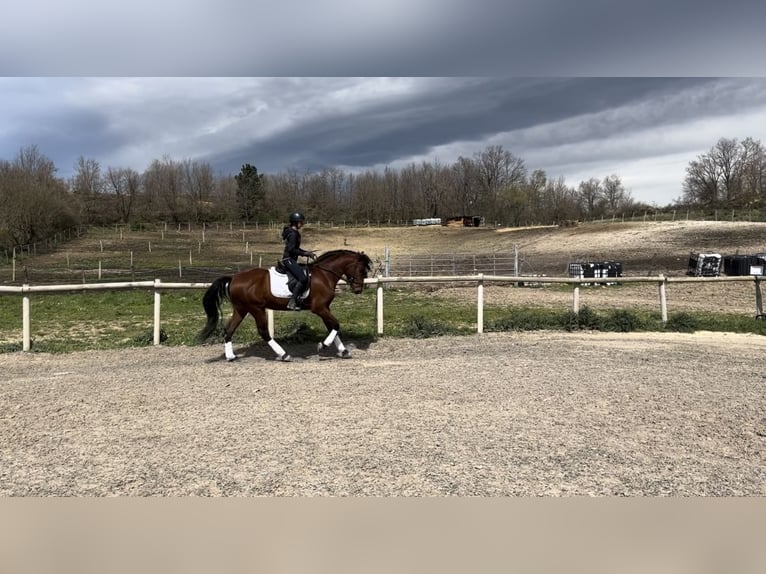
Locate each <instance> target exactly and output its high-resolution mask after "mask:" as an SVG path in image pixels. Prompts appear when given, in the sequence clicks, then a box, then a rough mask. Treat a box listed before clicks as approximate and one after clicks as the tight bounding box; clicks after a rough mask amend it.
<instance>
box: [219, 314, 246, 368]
mask: <svg viewBox="0 0 766 574" xmlns="http://www.w3.org/2000/svg"><path fill="white" fill-rule="evenodd" d="M246 315H247V312H244V313H243V312H241V311H240V310H239V309H237V308H236V307H235V308H234V312H233V313H232V314H231V318H230V319H229V321H228V322H227V323H226V327H224V329H223V354H224V355H226V360H227V361H233V360H234V359H236V358H237V355H235V354H234V348H233V345H232V343H231V338H232V337H233V336H234V331H236V330H237V327H239V324H240V323H241V322H242V319H244V318H245V316H246Z"/></svg>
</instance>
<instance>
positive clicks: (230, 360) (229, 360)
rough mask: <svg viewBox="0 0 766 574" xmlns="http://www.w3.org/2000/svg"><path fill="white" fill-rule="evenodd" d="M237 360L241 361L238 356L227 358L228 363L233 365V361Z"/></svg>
mask: <svg viewBox="0 0 766 574" xmlns="http://www.w3.org/2000/svg"><path fill="white" fill-rule="evenodd" d="M237 359H239V357H238V356H237V355H234V356H233V357H226V362H227V363H231V362H232V361H236V360H237Z"/></svg>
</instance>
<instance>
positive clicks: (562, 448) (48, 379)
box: [0, 332, 766, 497]
mask: <svg viewBox="0 0 766 574" xmlns="http://www.w3.org/2000/svg"><path fill="white" fill-rule="evenodd" d="M288 351H290V352H291V353H292V354H293V356H294V357H295V361H294V362H292V363H289V364H286V363H277V362H275V361H274V360H272V353H271V351H270V349H268V347H266V346H265V345H264V344H263V343H258V344H256V345H254V346H252V347H242V348H239V349H238V352H239V353H240V354H243V355H244V356H243V357H242V359H241V360H239V361H235V362H233V363H226V362H225V361H223V360H222V348H220V347H219V346H217V345H216V346H207V347H193V348H177V347H174V348H166V347H159V348H140V349H131V350H120V351H108V352H83V353H72V354H67V355H45V354H21V353H9V354H0V373H2V379H1V382H0V495H1V496H176V495H192V496H214V497H219V496H260V495H268V496H357V495H363V496H518V495H525V496H526V495H531V496H575V495H585V496H604V495H618V496H623V495H639V496H644V495H648V496H655V495H660V496H666V495H667V496H670V495H675V496H698V495H699V496H742V495H752V496H764V495H766V392H765V391H766V367H765V366H764V360H763V358H764V356H765V355H764V352H765V351H766V338H764V337H758V336H748V335H735V334H722V333H696V334H693V335H689V334H659V333H637V334H609V333H577V334H569V333H563V332H562V333H559V332H552V333H521V334H514V333H502V334H501V333H498V334H484V335H475V336H468V337H442V338H435V339H426V340H401V339H396V340H389V339H383V340H381V341H379V342H376V343H374V344H372V345H370V346H369V347H367V348H356V349H354V358H353V359H351V360H340V359H336V358H334V357H332V356H331V355H324V354H323V355H322V357H321V358H320V357H319V356H317V354H316V351H315V348H314V347H313V346H305V347H299V348H290V349H288Z"/></svg>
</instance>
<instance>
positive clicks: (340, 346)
mask: <svg viewBox="0 0 766 574" xmlns="http://www.w3.org/2000/svg"><path fill="white" fill-rule="evenodd" d="M335 347H336V348H337V349H338V352H339V353H342V352H343V351H345V350H346V347H344V346H343V341H341V340H340V337H335Z"/></svg>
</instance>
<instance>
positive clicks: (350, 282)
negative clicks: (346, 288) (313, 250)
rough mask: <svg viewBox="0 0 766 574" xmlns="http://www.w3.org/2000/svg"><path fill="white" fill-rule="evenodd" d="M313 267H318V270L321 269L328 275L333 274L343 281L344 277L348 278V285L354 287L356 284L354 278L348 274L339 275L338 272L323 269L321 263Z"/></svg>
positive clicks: (346, 279)
mask: <svg viewBox="0 0 766 574" xmlns="http://www.w3.org/2000/svg"><path fill="white" fill-rule="evenodd" d="M312 267H316V268H317V269H321V270H322V271H327V272H328V273H332V274H333V275H335V277H336V278H337V279H338V280H341V279H343V276H344V275H345V276H346V278H345V279H344V280H345V281H346V283H348V284H349V285H353V284H354V278H353V277H349V276H348V275H347V274H346V273H338V272H337V271H333V270H332V269H328V268H327V267H323V266H322V265H320V264H319V263H314V264H313V265H312Z"/></svg>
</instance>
